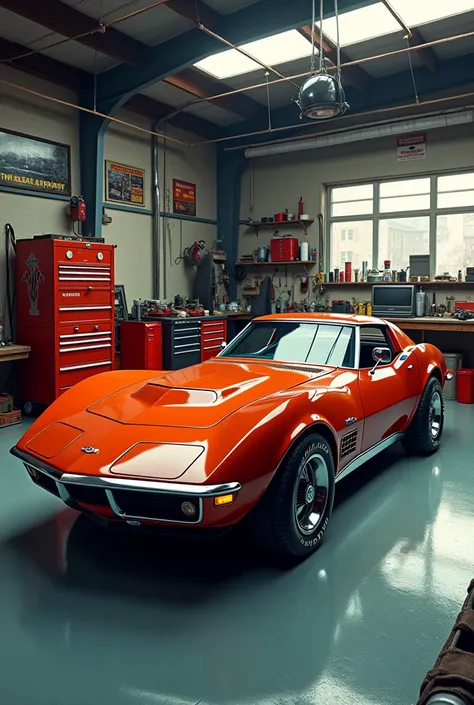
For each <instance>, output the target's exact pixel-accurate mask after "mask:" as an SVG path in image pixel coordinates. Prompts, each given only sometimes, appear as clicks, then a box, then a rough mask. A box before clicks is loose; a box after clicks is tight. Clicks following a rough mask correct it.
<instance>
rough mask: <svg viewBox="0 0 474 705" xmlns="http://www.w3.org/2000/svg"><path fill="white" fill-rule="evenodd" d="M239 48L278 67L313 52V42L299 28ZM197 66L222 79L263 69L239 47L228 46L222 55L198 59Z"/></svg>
mask: <svg viewBox="0 0 474 705" xmlns="http://www.w3.org/2000/svg"><path fill="white" fill-rule="evenodd" d="M239 48H241V49H245V51H247V52H248V53H249V54H252V56H255V58H256V59H259V61H262V62H263V63H264V64H267V66H277V65H278V64H284V63H286V62H287V61H294V60H295V59H303V58H305V57H307V56H310V55H311V43H310V42H309V41H308V40H307V39H306V38H305V37H303V36H302V35H301V34H300V33H299V32H298V30H296V29H290V30H289V31H288V32H281V33H280V34H274V35H273V36H271V37H266V38H265V39H258V40H257V41H256V42H250V43H249V44H242V45H241V47H239ZM194 66H195V67H196V68H198V69H201V71H205V72H206V73H210V74H211V76H215V78H220V79H223V78H231V77H232V76H240V75H241V74H243V73H250V71H257V70H258V69H260V70H261V69H262V67H261V66H260V64H257V63H256V62H255V61H252V59H248V58H247V57H246V56H244V55H243V54H240V52H238V51H236V49H228V50H226V51H221V52H219V54H213V55H212V56H208V57H207V58H206V59H202V61H198V62H197V64H194Z"/></svg>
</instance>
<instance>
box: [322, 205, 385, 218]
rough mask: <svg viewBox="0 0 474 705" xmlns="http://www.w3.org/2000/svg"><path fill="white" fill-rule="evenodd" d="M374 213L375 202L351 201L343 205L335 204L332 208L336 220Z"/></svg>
mask: <svg viewBox="0 0 474 705" xmlns="http://www.w3.org/2000/svg"><path fill="white" fill-rule="evenodd" d="M373 212H374V202H373V201H349V202H342V203H333V205H332V207H331V215H332V216H333V217H334V218H338V217H340V216H344V215H345V216H348V215H370V214H371V213H373Z"/></svg>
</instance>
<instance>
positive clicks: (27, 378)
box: [16, 238, 115, 405]
mask: <svg viewBox="0 0 474 705" xmlns="http://www.w3.org/2000/svg"><path fill="white" fill-rule="evenodd" d="M16 264H17V267H16V268H17V301H18V306H17V309H18V324H17V327H18V342H19V343H20V344H23V345H30V346H31V354H30V357H29V359H28V360H25V362H24V364H23V363H22V367H21V369H20V374H19V381H20V394H21V397H22V401H23V403H25V402H32V403H33V404H41V405H48V404H51V402H53V401H54V399H56V398H57V397H58V396H59V395H60V394H62V393H63V392H65V391H66V390H67V389H69V388H70V387H72V386H73V385H74V384H76V383H77V382H80V381H81V380H83V379H86V377H90V376H91V375H94V374H97V373H98V372H107V371H110V370H112V369H113V368H114V350H115V344H114V337H115V329H114V246H113V245H105V244H103V243H90V242H77V241H68V240H60V239H43V238H39V239H35V238H33V239H29V240H18V241H17V245H16Z"/></svg>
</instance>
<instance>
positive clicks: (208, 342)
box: [201, 318, 227, 362]
mask: <svg viewBox="0 0 474 705" xmlns="http://www.w3.org/2000/svg"><path fill="white" fill-rule="evenodd" d="M226 341H227V321H226V320H225V319H224V318H220V319H217V320H213V321H206V320H204V319H202V320H201V362H204V361H205V360H209V359H210V358H211V357H215V356H216V355H217V354H218V353H219V352H220V350H221V349H222V347H221V345H222V343H223V342H226Z"/></svg>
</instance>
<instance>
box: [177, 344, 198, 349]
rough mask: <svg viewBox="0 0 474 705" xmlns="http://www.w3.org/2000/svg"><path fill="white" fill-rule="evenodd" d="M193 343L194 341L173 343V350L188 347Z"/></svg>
mask: <svg viewBox="0 0 474 705" xmlns="http://www.w3.org/2000/svg"><path fill="white" fill-rule="evenodd" d="M193 345H196V343H183V345H173V350H178V349H179V348H189V347H192V346H193Z"/></svg>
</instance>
